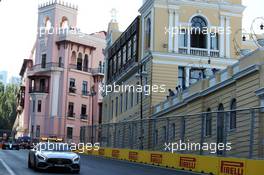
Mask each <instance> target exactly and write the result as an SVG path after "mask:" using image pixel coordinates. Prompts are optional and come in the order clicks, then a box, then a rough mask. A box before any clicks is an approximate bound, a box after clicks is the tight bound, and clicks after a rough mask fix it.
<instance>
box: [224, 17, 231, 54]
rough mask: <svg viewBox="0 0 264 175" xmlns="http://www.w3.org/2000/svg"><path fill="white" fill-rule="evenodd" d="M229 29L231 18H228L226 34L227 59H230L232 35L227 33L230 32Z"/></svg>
mask: <svg viewBox="0 0 264 175" xmlns="http://www.w3.org/2000/svg"><path fill="white" fill-rule="evenodd" d="M229 27H230V17H229V16H226V28H225V29H226V30H225V34H226V57H227V58H230V57H231V56H230V33H228V32H227V31H229Z"/></svg>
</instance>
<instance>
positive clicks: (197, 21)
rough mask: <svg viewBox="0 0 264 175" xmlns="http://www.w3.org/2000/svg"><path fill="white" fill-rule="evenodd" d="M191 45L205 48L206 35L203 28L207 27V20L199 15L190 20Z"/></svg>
mask: <svg viewBox="0 0 264 175" xmlns="http://www.w3.org/2000/svg"><path fill="white" fill-rule="evenodd" d="M191 24H192V29H191V47H194V48H204V49H205V48H207V35H206V34H204V33H205V32H203V31H204V30H205V31H206V29H207V21H206V20H205V19H204V18H203V17H201V16H195V17H194V18H192V20H191Z"/></svg>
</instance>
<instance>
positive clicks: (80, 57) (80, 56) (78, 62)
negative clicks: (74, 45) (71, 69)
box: [77, 53, 83, 70]
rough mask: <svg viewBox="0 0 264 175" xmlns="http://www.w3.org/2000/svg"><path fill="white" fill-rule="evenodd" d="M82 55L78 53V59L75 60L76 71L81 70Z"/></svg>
mask: <svg viewBox="0 0 264 175" xmlns="http://www.w3.org/2000/svg"><path fill="white" fill-rule="evenodd" d="M82 61H83V60H82V54H81V53H79V55H78V59H77V70H82Z"/></svg>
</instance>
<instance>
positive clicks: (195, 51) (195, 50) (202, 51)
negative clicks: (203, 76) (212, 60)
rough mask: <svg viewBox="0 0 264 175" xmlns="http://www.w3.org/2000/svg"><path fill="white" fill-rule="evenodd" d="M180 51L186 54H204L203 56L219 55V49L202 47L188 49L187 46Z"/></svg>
mask: <svg viewBox="0 0 264 175" xmlns="http://www.w3.org/2000/svg"><path fill="white" fill-rule="evenodd" d="M179 53H180V54H184V55H188V54H189V55H196V56H203V57H207V56H210V57H219V56H220V55H219V50H208V49H201V48H190V50H188V48H187V47H182V48H179Z"/></svg>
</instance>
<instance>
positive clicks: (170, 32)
mask: <svg viewBox="0 0 264 175" xmlns="http://www.w3.org/2000/svg"><path fill="white" fill-rule="evenodd" d="M168 42H169V43H168V51H169V52H172V50H173V10H172V9H169V39H168Z"/></svg>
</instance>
